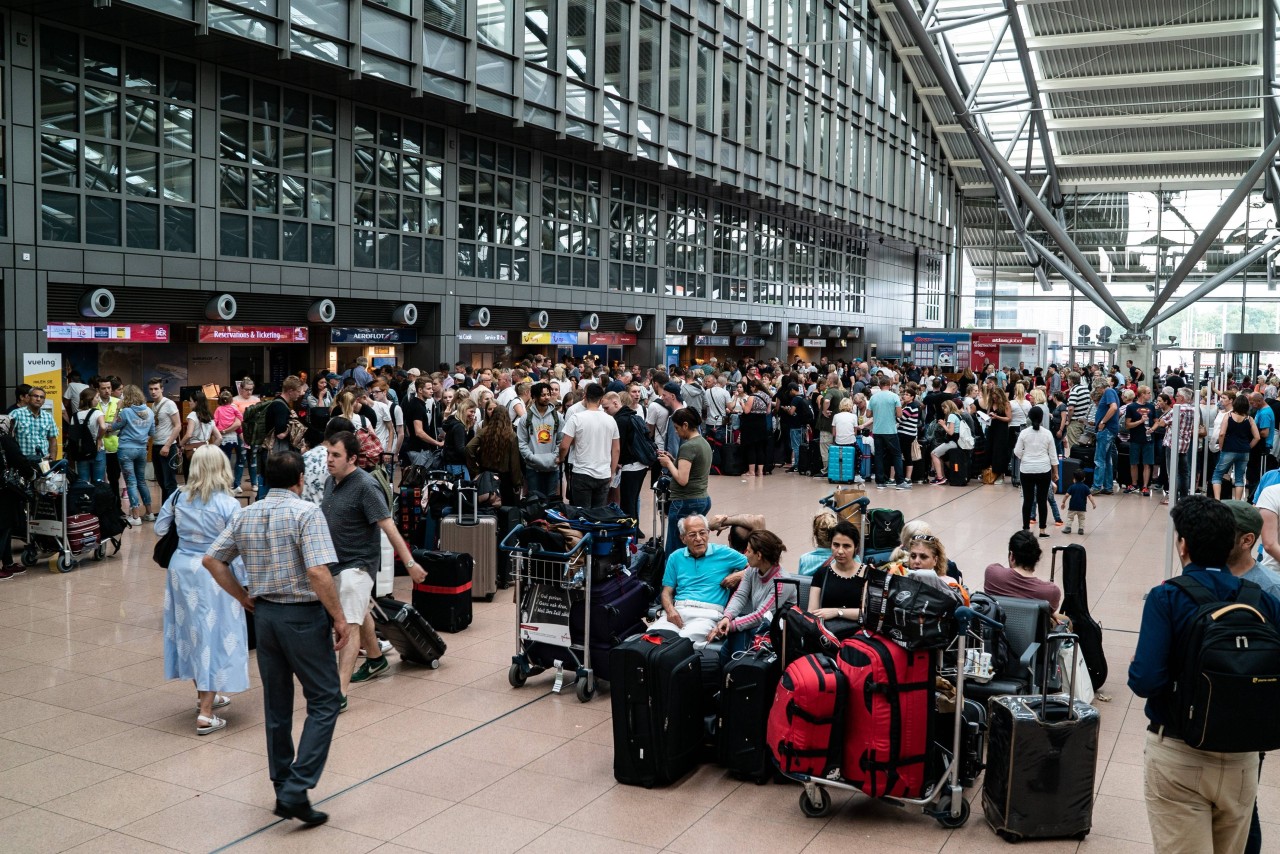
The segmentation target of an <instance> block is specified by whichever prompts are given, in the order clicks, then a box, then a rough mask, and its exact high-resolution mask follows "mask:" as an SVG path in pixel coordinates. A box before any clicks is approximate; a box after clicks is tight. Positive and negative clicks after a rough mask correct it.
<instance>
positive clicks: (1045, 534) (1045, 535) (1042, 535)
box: [1040, 528, 1049, 540]
mask: <svg viewBox="0 0 1280 854" xmlns="http://www.w3.org/2000/svg"><path fill="white" fill-rule="evenodd" d="M1040 539H1042V540H1047V539H1049V532H1048V531H1046V530H1045V529H1044V528H1041V529H1040Z"/></svg>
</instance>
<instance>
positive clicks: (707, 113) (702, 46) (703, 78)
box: [695, 41, 716, 131]
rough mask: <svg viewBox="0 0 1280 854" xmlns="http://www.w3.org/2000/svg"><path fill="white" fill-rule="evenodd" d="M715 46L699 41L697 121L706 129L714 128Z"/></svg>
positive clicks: (699, 125)
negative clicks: (712, 101)
mask: <svg viewBox="0 0 1280 854" xmlns="http://www.w3.org/2000/svg"><path fill="white" fill-rule="evenodd" d="M715 62H716V60H715V48H714V47H713V46H712V45H709V44H707V43H706V42H704V41H699V42H698V78H697V84H696V97H697V102H696V103H697V114H696V116H695V121H696V123H697V125H698V127H700V128H702V129H703V130H705V131H710V130H714V128H713V127H712V126H711V123H712V122H713V121H714V119H713V118H712V113H711V109H712V103H711V100H712V98H714V97H715V95H714V92H715V88H714V87H715V78H714V69H715Z"/></svg>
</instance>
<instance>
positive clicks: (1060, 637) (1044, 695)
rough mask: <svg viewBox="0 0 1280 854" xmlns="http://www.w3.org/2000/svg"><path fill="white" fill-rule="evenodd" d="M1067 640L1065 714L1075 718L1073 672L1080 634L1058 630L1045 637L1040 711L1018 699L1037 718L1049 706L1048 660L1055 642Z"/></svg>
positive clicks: (1076, 660) (1077, 656)
mask: <svg viewBox="0 0 1280 854" xmlns="http://www.w3.org/2000/svg"><path fill="white" fill-rule="evenodd" d="M1067 641H1071V642H1072V647H1071V680H1070V681H1071V689H1070V691H1068V693H1067V714H1068V715H1069V716H1070V719H1071V720H1075V719H1076V680H1075V672H1076V666H1077V665H1078V664H1079V658H1080V636H1079V635H1077V634H1075V633H1073V632H1060V633H1058V634H1051V635H1049V637H1048V638H1046V639H1045V642H1044V653H1043V656H1044V657H1043V666H1044V679H1043V681H1042V683H1041V685H1040V713H1037V712H1036V710H1035V709H1033V708H1031V707H1030V706H1028V705H1027V701H1026V700H1019V702H1020V703H1021V704H1022V707H1023V708H1024V709H1026V710H1027V711H1028V712H1030V713H1032V714H1033V715H1035V716H1036V718H1037V719H1040V717H1041V713H1043V712H1044V710H1045V709H1047V708H1048V707H1049V662H1050V661H1051V660H1052V657H1053V648H1054V646H1055V645H1056V644H1061V643H1066V642H1067Z"/></svg>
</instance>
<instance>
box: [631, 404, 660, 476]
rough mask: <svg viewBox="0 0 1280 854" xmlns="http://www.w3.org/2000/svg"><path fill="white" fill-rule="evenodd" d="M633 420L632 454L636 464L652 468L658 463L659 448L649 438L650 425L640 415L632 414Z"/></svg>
mask: <svg viewBox="0 0 1280 854" xmlns="http://www.w3.org/2000/svg"><path fill="white" fill-rule="evenodd" d="M630 419H631V454H632V456H634V457H635V458H636V462H638V463H644V464H645V465H646V466H652V465H654V464H655V463H657V462H658V446H657V445H655V444H654V442H653V440H652V439H650V438H649V428H648V425H646V424H645V423H644V419H643V418H641V417H640V416H639V415H636V414H635V413H632V414H631V416H630Z"/></svg>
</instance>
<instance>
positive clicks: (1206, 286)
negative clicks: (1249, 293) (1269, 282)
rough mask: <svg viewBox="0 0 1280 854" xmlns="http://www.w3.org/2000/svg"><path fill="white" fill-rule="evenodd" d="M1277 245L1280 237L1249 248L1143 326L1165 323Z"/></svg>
mask: <svg viewBox="0 0 1280 854" xmlns="http://www.w3.org/2000/svg"><path fill="white" fill-rule="evenodd" d="M1276 246H1280V237H1276V238H1273V239H1272V240H1270V241H1268V242H1267V243H1264V244H1262V245H1261V246H1255V247H1254V248H1253V249H1251V250H1249V251H1248V252H1246V253H1245V254H1244V255H1241V256H1240V257H1239V258H1238V259H1236V260H1235V261H1234V262H1232V263H1231V264H1229V265H1227V266H1226V267H1223V268H1222V269H1221V270H1219V271H1218V272H1217V273H1215V274H1214V275H1213V276H1211V277H1210V278H1208V279H1206V280H1205V282H1204V283H1203V284H1202V285H1200V287H1198V288H1196V289H1195V290H1194V291H1192V292H1191V293H1189V294H1187V295H1186V296H1184V297H1183V298H1182V299H1180V300H1178V301H1177V302H1175V303H1174V304H1173V305H1171V306H1169V307H1168V308H1166V309H1165V310H1164V311H1162V312H1161V313H1160V314H1159V315H1157V316H1156V318H1155V320H1153V321H1152V322H1151V323H1150V324H1149V325H1147V326H1144V327H1143V328H1144V329H1151V328H1153V327H1155V326H1156V325H1157V324H1160V323H1164V322H1165V321H1166V320H1168V319H1169V318H1171V317H1173V316H1174V315H1176V314H1177V313H1178V312H1180V311H1182V310H1183V309H1185V308H1187V307H1188V306H1190V305H1191V304H1192V303H1194V302H1195V301H1196V300H1199V299H1201V298H1203V297H1206V296H1208V295H1209V294H1210V293H1211V292H1212V291H1214V290H1217V289H1218V288H1219V287H1221V286H1222V285H1224V284H1226V283H1227V282H1229V281H1231V279H1233V278H1235V276H1236V274H1237V273H1239V272H1241V271H1242V270H1245V269H1247V268H1248V267H1251V266H1253V265H1254V264H1256V263H1258V259H1259V258H1263V257H1265V256H1266V254H1267V253H1268V252H1270V251H1271V250H1272V249H1275V248H1276Z"/></svg>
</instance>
